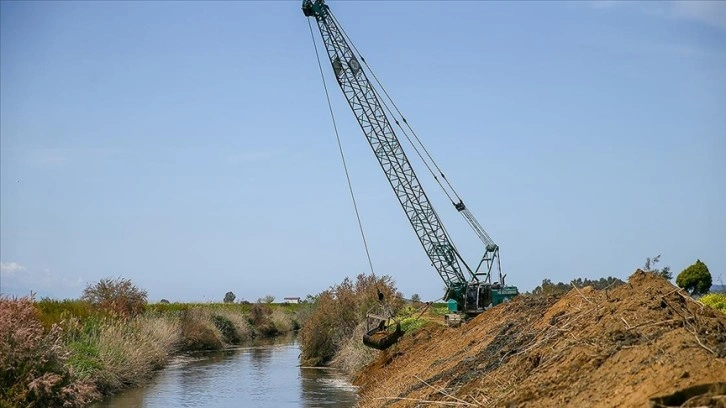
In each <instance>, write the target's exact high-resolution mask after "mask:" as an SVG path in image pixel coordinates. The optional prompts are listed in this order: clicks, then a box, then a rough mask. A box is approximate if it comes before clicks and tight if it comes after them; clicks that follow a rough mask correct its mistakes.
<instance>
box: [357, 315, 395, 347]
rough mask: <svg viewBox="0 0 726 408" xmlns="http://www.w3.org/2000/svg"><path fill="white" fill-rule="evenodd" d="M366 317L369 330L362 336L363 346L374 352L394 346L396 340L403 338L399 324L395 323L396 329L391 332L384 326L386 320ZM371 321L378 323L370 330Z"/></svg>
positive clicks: (371, 316)
mask: <svg viewBox="0 0 726 408" xmlns="http://www.w3.org/2000/svg"><path fill="white" fill-rule="evenodd" d="M366 317H367V319H368V322H369V324H368V329H369V330H368V331H367V332H366V334H364V335H363V344H365V345H366V346H368V347H371V348H374V349H376V350H385V349H387V348H389V347H391V346H392V345H394V344H396V342H397V341H398V339H400V338H401V336H403V333H404V331H403V330H401V323H399V322H396V329H395V330H394V331H391V330H390V326H387V325H386V323H387V322H388V319H385V318H383V317H380V316H376V315H371V314H369V315H368V316H366ZM371 321H377V322H378V323H377V324H375V325H373V327H372V328H371V324H370V322H371Z"/></svg>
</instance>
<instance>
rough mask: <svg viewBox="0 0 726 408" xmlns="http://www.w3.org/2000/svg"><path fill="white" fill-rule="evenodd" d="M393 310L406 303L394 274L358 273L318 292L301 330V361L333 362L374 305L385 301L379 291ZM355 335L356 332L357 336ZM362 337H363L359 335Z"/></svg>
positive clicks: (306, 363) (310, 362) (305, 363)
mask: <svg viewBox="0 0 726 408" xmlns="http://www.w3.org/2000/svg"><path fill="white" fill-rule="evenodd" d="M379 291H380V293H381V294H382V295H383V299H384V300H383V304H385V305H386V306H387V307H388V308H389V309H390V310H391V311H392V312H393V313H395V312H396V311H397V310H398V309H399V308H400V307H401V305H402V300H401V299H400V298H399V297H398V296H396V289H395V287H394V284H393V281H392V279H391V278H390V277H388V276H384V277H376V276H375V275H363V274H360V275H358V276H357V278H356V281H355V283H354V282H353V281H351V280H350V279H349V278H347V277H346V278H345V279H344V280H343V282H341V284H340V285H338V286H334V287H331V288H330V289H328V290H326V291H324V292H322V293H320V294H319V295H318V296H317V299H316V301H315V305H314V307H313V311H312V313H311V314H310V317H309V318H308V319H307V320H306V321H305V324H304V325H303V326H302V329H301V330H300V348H301V351H302V353H301V362H302V364H304V365H311V366H318V365H324V364H327V363H329V362H330V361H331V360H332V359H333V358H334V357H335V354H336V353H337V352H338V351H339V350H341V348H342V347H343V345H344V344H345V343H346V342H347V341H348V340H349V339H350V338H351V337H352V336H353V334H354V331H355V328H356V327H357V326H358V325H359V324H360V323H361V322H362V321H364V319H365V316H366V314H367V313H368V312H369V311H370V310H372V309H373V308H374V307H376V306H379V305H381V302H380V301H379V300H378V293H379ZM353 337H354V336H353ZM356 341H360V339H356Z"/></svg>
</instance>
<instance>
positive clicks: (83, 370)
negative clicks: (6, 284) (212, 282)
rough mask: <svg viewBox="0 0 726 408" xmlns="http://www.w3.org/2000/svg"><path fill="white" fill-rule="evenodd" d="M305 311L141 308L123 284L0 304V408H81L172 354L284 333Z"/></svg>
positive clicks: (140, 295)
mask: <svg viewBox="0 0 726 408" xmlns="http://www.w3.org/2000/svg"><path fill="white" fill-rule="evenodd" d="M304 309H305V305H288V304H284V305H276V304H271V303H270V304H252V305H250V304H239V303H238V304H235V303H214V304H212V303H209V304H202V303H169V302H165V303H162V302H160V303H157V304H146V292H145V291H143V290H141V289H138V288H137V287H135V286H134V285H133V284H132V283H131V281H129V280H125V279H116V280H112V279H104V280H102V281H100V282H98V283H96V284H93V285H89V286H88V287H87V288H86V289H85V290H84V291H83V296H82V299H81V300H52V299H47V298H44V299H41V300H40V301H35V300H34V299H33V298H32V297H24V298H19V299H18V298H8V297H5V296H2V297H0V357H1V358H0V408H5V407H15V406H64V407H80V406H85V405H87V404H88V403H89V402H91V401H92V400H95V399H98V398H100V397H101V396H102V395H106V394H110V393H114V392H116V391H118V390H120V389H122V388H125V387H132V386H137V385H140V384H142V383H144V382H145V381H147V379H148V378H149V377H150V376H151V375H152V374H153V372H154V371H155V370H157V369H160V368H162V367H164V365H165V364H166V363H167V362H168V360H169V358H170V357H171V356H173V355H174V354H176V353H180V352H192V351H199V350H216V349H221V348H224V347H227V346H229V345H233V344H239V343H241V342H244V341H247V340H250V339H252V338H255V337H264V336H273V335H278V334H285V333H289V332H291V331H293V330H295V329H297V328H298V327H300V324H301V321H300V319H303V318H305V317H306V312H305V311H304Z"/></svg>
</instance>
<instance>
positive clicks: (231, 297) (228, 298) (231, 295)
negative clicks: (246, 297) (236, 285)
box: [224, 291, 237, 303]
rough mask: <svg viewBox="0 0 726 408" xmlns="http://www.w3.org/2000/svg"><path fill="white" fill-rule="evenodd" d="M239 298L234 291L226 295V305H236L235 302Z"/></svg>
mask: <svg viewBox="0 0 726 408" xmlns="http://www.w3.org/2000/svg"><path fill="white" fill-rule="evenodd" d="M236 298H237V296H235V295H234V293H232V291H229V292H227V293H225V294H224V303H234V300H235V299H236Z"/></svg>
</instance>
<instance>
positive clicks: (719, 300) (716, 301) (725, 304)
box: [698, 293, 726, 313]
mask: <svg viewBox="0 0 726 408" xmlns="http://www.w3.org/2000/svg"><path fill="white" fill-rule="evenodd" d="M698 300H700V301H701V303H703V304H704V305H706V306H708V307H711V308H714V309H716V310H718V311H721V313H726V293H709V294H707V295H703V296H701V298H700V299H698Z"/></svg>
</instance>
